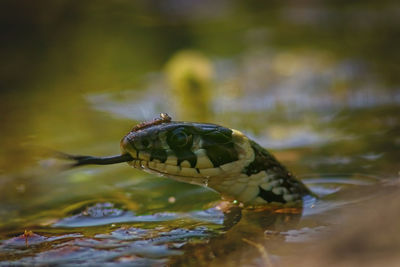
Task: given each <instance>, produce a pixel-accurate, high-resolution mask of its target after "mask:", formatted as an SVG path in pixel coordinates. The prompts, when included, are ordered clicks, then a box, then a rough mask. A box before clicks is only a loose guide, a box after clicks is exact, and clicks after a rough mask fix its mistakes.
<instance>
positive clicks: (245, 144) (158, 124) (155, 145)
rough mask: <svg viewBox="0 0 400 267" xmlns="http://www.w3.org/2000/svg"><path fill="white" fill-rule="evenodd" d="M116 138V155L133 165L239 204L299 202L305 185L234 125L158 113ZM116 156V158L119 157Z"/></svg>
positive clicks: (308, 192)
mask: <svg viewBox="0 0 400 267" xmlns="http://www.w3.org/2000/svg"><path fill="white" fill-rule="evenodd" d="M139 126H140V127H135V128H134V129H133V130H132V131H131V132H129V133H128V134H127V135H126V136H125V137H124V138H122V140H121V150H122V156H123V157H125V158H126V157H127V155H130V156H131V159H130V160H127V162H128V163H129V164H130V165H131V166H133V167H135V168H138V169H142V170H144V171H147V172H150V173H155V174H157V175H162V176H166V177H170V178H172V179H175V180H178V181H181V182H186V183H191V184H197V185H203V186H204V185H205V186H208V187H209V188H212V189H214V190H215V191H217V192H219V193H220V194H221V195H222V197H223V198H224V199H227V200H237V201H239V202H242V203H245V204H285V205H293V204H300V203H301V202H302V198H303V196H305V195H308V194H311V192H310V191H309V189H308V188H307V187H306V186H305V185H304V184H303V183H302V182H301V181H300V180H298V179H296V178H295V177H294V176H293V175H292V174H291V173H290V172H289V171H288V170H287V169H286V168H285V167H284V166H283V165H281V164H280V163H279V162H278V161H277V160H276V159H275V157H274V156H272V155H271V154H270V153H269V152H268V151H267V150H266V149H264V148H262V147H261V146H260V145H258V144H257V143H256V142H254V141H252V140H250V139H249V138H248V137H246V136H245V135H244V134H243V133H241V132H240V131H237V130H233V129H229V128H226V127H222V126H219V125H216V124H208V123H194V122H177V121H171V120H170V118H169V117H166V116H165V115H164V117H162V118H161V119H156V120H154V121H153V122H150V123H145V124H141V125H139ZM122 156H121V157H122Z"/></svg>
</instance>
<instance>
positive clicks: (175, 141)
mask: <svg viewBox="0 0 400 267" xmlns="http://www.w3.org/2000/svg"><path fill="white" fill-rule="evenodd" d="M190 141H191V136H189V135H187V134H186V133H185V132H184V131H183V130H181V129H177V130H175V131H173V132H172V134H171V136H170V137H169V140H168V144H169V145H170V146H171V147H172V148H174V147H178V148H182V147H185V146H187V145H188V144H189V143H190Z"/></svg>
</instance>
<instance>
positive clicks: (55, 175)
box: [0, 0, 400, 258]
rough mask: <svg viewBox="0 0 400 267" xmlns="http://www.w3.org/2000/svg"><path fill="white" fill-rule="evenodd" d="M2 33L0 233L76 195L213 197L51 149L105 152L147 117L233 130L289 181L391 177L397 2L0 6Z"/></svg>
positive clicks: (156, 205)
mask: <svg viewBox="0 0 400 267" xmlns="http://www.w3.org/2000/svg"><path fill="white" fill-rule="evenodd" d="M0 28H1V35H0V38H1V42H0V58H1V65H0V66H1V67H0V68H1V69H0V88H1V93H0V217H1V218H2V221H1V222H0V230H1V231H0V237H1V238H2V239H3V238H6V237H9V236H12V235H14V233H16V232H20V231H21V229H24V228H26V227H30V229H35V227H37V226H38V225H40V226H41V227H47V226H48V225H51V224H52V223H53V222H54V221H57V220H58V219H61V218H64V217H67V216H69V215H71V214H74V211H78V212H79V211H80V210H82V209H83V208H85V207H86V206H87V205H88V204H87V203H88V202H90V203H96V202H104V201H110V202H111V203H118V205H120V206H122V207H123V208H124V209H127V210H131V211H132V210H133V211H137V212H139V213H140V212H149V213H151V212H157V211H165V210H173V211H188V210H189V211H190V210H195V209H201V208H202V207H204V205H208V204H210V203H211V202H212V201H214V200H217V199H219V197H218V195H217V194H216V193H213V192H210V191H208V190H207V189H202V188H200V189H199V188H198V187H195V186H191V185H184V184H180V183H177V182H173V181H168V180H167V181H166V180H162V179H160V178H156V177H154V176H151V175H147V174H143V173H142V172H139V171H136V170H132V169H130V168H128V167H127V166H115V168H114V166H112V167H106V168H101V167H100V168H92V167H87V168H81V169H76V170H70V171H66V172H59V170H58V169H57V168H55V167H54V166H58V165H57V164H56V163H55V162H54V160H52V159H50V155H49V151H51V150H59V151H65V152H69V153H74V154H93V155H111V154H117V153H119V140H120V139H121V138H122V137H123V136H124V135H125V134H126V133H127V132H128V131H129V130H130V129H131V128H132V126H133V125H135V124H136V123H138V122H139V121H143V120H150V119H152V118H154V117H157V116H158V113H160V112H167V113H169V114H170V115H171V116H172V118H173V119H174V120H188V121H207V122H212V123H218V124H222V125H224V126H227V127H231V128H236V129H239V130H242V131H244V132H245V133H246V134H248V135H249V136H250V137H252V138H253V139H255V140H256V141H257V142H259V143H260V144H262V145H263V146H265V147H267V148H269V149H271V150H272V151H273V152H274V153H275V154H276V155H277V157H278V159H280V160H281V161H282V162H283V163H284V164H285V165H287V166H288V168H289V169H290V170H293V172H294V173H296V174H297V175H299V176H300V177H302V178H304V177H305V178H307V177H313V176H322V177H323V176H326V175H327V174H335V175H336V174H340V175H339V177H341V178H343V177H344V178H345V179H347V178H349V177H353V176H355V175H357V174H362V175H366V176H371V177H375V178H378V179H385V178H390V179H391V178H397V177H398V176H399V171H400V169H399V165H398V159H399V158H400V152H399V148H400V116H399V114H400V108H399V104H400V76H399V73H400V64H399V62H400V52H399V44H400V4H399V3H398V1H391V0H388V1H369V0H367V1H286V2H285V3H283V2H282V1H230V0H223V1H209V0H207V1H194V0H186V1H184V0H167V1H153V0H147V1H124V0H115V1H66V0H56V1H40V0H39V1H28V0H25V1H24V0H21V1H8V0H2V1H1V3H0ZM328 176H329V175H328ZM335 177H337V176H335ZM171 196H174V197H176V202H174V203H168V201H167V199H168V198H169V197H171ZM75 213H76V212H75ZM98 230H99V231H104V229H103V228H100V229H98ZM48 231H50V232H52V231H53V232H54V231H56V232H57V231H61V232H62V230H57V229H56V230H54V228H52V230H49V229H48ZM85 231H89V232H90V231H93V229H92V230H88V229H86V230H84V229H81V232H84V233H85ZM90 233H91V232H90ZM0 256H1V255H0ZM4 257H5V258H7V257H8V256H4ZM0 258H1V257H0Z"/></svg>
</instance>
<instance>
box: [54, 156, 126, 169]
mask: <svg viewBox="0 0 400 267" xmlns="http://www.w3.org/2000/svg"><path fill="white" fill-rule="evenodd" d="M58 156H59V157H61V158H64V159H68V160H74V161H75V163H73V164H72V167H77V166H82V165H89V164H94V165H108V164H116V163H122V162H127V161H131V160H133V158H132V156H131V155H130V154H122V155H116V156H109V157H93V156H82V155H70V154H65V153H58Z"/></svg>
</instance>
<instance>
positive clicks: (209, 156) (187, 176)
mask: <svg viewBox="0 0 400 267" xmlns="http://www.w3.org/2000/svg"><path fill="white" fill-rule="evenodd" d="M158 127H161V126H158ZM165 127H166V126H165ZM207 127H210V129H212V131H209V132H206V133H198V132H196V131H199V130H196V131H195V129H193V128H192V126H186V125H180V124H179V125H178V126H175V127H174V128H171V129H162V130H160V129H159V128H157V130H158V131H156V130H154V131H150V130H152V129H147V131H146V130H143V131H139V132H134V133H130V134H128V135H127V136H125V137H124V138H123V139H122V140H121V149H122V152H123V153H128V154H130V155H131V156H132V158H133V160H132V161H129V162H128V164H129V165H131V166H132V167H134V168H137V169H140V170H144V171H147V172H149V173H152V174H157V175H161V176H167V177H170V178H172V179H175V180H179V181H182V182H188V183H193V184H200V185H204V180H207V181H209V182H210V183H209V186H213V185H214V184H218V183H221V182H222V181H224V180H232V179H237V178H238V177H239V176H240V175H241V173H242V171H243V169H244V167H245V166H247V165H248V164H249V163H250V162H251V161H253V159H254V153H253V150H252V149H251V147H250V144H249V142H248V139H247V138H246V137H245V136H244V135H243V134H242V133H240V132H238V131H236V130H229V131H230V132H229V136H228V134H226V133H225V135H223V134H222V133H221V131H217V130H215V129H216V128H215V127H217V126H214V125H210V126H208V125H207ZM207 127H205V126H203V127H202V128H201V129H203V128H207Z"/></svg>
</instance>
